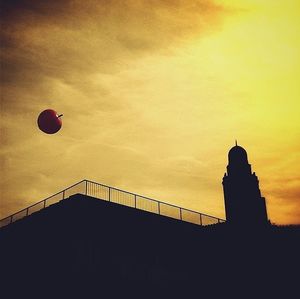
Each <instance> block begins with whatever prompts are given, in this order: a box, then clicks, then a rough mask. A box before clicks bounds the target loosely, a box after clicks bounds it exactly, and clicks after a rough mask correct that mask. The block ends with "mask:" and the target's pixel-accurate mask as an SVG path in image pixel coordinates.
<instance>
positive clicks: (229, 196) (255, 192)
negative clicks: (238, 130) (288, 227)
mask: <svg viewBox="0 0 300 299" xmlns="http://www.w3.org/2000/svg"><path fill="white" fill-rule="evenodd" d="M222 184H223V190H224V200H225V210H226V221H227V222H228V223H230V224H236V225H240V224H250V225H262V224H267V223H268V216H267V210H266V202H265V198H264V197H262V196H261V193H260V189H259V181H258V178H257V176H256V175H255V172H253V173H252V171H251V165H250V164H249V163H248V158H247V152H246V150H245V149H244V148H242V147H241V146H238V145H237V143H236V145H235V146H234V147H233V148H231V149H230V151H229V153H228V166H227V173H225V175H224V177H223V182H222Z"/></svg>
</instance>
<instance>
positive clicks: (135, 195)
mask: <svg viewBox="0 0 300 299" xmlns="http://www.w3.org/2000/svg"><path fill="white" fill-rule="evenodd" d="M134 207H135V208H136V194H134Z"/></svg>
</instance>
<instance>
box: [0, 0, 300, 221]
mask: <svg viewBox="0 0 300 299" xmlns="http://www.w3.org/2000/svg"><path fill="white" fill-rule="evenodd" d="M6 2H7V3H6V4H5V5H4V4H1V5H2V9H1V11H2V12H1V14H2V15H1V21H2V29H1V151H0V161H1V168H2V172H1V183H0V184H1V185H0V191H1V198H0V200H1V202H0V204H1V206H0V218H2V217H5V216H7V215H9V214H11V213H13V212H15V211H17V210H19V209H22V208H25V207H26V206H28V205H29V204H32V203H34V202H36V201H38V200H41V199H43V198H45V197H47V196H49V195H51V194H53V193H55V192H57V191H59V190H61V189H63V188H64V187H67V186H68V185H71V184H73V183H75V182H77V181H79V180H82V179H84V178H87V179H91V180H94V181H98V182H102V183H104V184H107V185H113V186H116V187H119V188H122V189H125V190H129V191H132V192H136V193H141V194H144V195H147V196H149V197H155V198H157V199H160V200H162V201H167V202H170V203H173V204H177V205H180V206H183V207H186V208H190V209H194V210H198V211H201V212H204V213H208V214H211V215H215V216H217V217H222V218H224V217H225V215H224V203H223V193H222V185H221V180H222V176H223V174H224V172H225V169H226V165H227V152H228V150H229V149H230V147H231V146H233V144H234V140H235V139H236V138H237V139H238V141H239V144H241V145H242V146H244V147H245V148H246V150H247V151H248V158H249V161H250V163H251V164H252V169H253V171H255V172H256V174H257V175H258V177H259V179H260V187H261V191H262V194H263V196H265V197H266V202H267V208H268V213H269V217H270V219H271V221H272V222H275V223H278V224H289V223H300V204H299V195H300V176H299V170H300V166H299V165H300V155H299V152H300V151H299V149H300V138H299V137H300V122H299V115H300V104H299V99H300V84H299V78H300V4H299V1H296V0H294V1H292V0H285V1H283V0H282V1H281V0H278V1H271V0H269V1H264V0H244V1H243V0H240V1H239V0H226V1H225V0H223V1H210V0H205V1H175V0H172V1H171V0H169V1H146V0H145V1H141V0H131V1H71V0H70V1H58V0H57V1H29V0H27V1H26V0H18V1H13V2H11V3H10V2H9V1H6ZM1 3H2V2H1ZM46 108H53V109H55V110H57V111H58V112H59V113H63V114H64V117H63V128H62V130H61V131H60V132H59V133H58V134H56V135H53V136H49V135H46V134H43V133H41V132H40V131H39V130H38V129H37V126H36V118H37V116H38V114H39V113H40V111H42V110H44V109H46Z"/></svg>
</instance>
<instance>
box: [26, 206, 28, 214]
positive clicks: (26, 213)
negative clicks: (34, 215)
mask: <svg viewBox="0 0 300 299" xmlns="http://www.w3.org/2000/svg"><path fill="white" fill-rule="evenodd" d="M26 216H28V208H27V209H26Z"/></svg>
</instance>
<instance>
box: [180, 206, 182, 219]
mask: <svg viewBox="0 0 300 299" xmlns="http://www.w3.org/2000/svg"><path fill="white" fill-rule="evenodd" d="M179 211H180V220H182V209H181V208H179Z"/></svg>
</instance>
